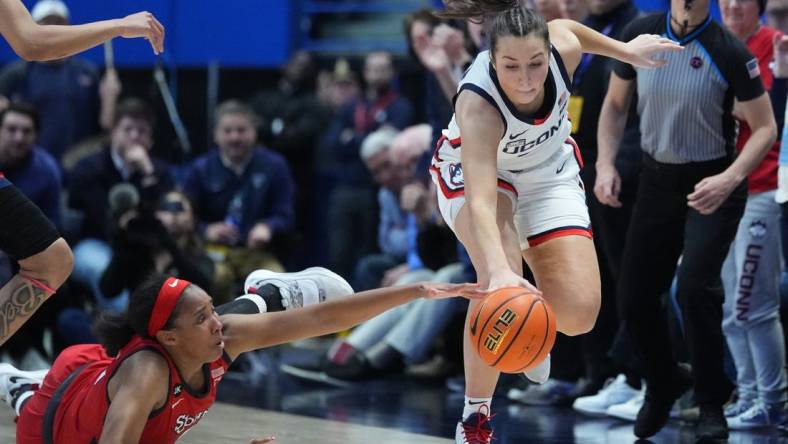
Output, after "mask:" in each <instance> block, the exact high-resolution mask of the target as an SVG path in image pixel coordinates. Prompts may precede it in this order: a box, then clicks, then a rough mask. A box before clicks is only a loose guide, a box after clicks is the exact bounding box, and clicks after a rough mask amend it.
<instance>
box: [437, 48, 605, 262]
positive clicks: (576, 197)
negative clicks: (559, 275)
mask: <svg viewBox="0 0 788 444" xmlns="http://www.w3.org/2000/svg"><path fill="white" fill-rule="evenodd" d="M551 54H552V56H551V57H550V69H549V71H548V74H547V80H546V81H545V99H544V105H543V106H542V108H541V109H540V110H539V111H538V112H537V113H536V115H535V116H534V117H528V116H524V115H523V114H522V113H520V112H519V111H518V110H517V108H515V106H514V104H512V102H511V101H510V100H509V99H508V98H507V97H506V94H505V93H504V92H503V90H502V89H501V86H500V83H499V82H498V77H497V74H496V72H495V69H494V68H493V66H492V63H491V60H490V53H489V51H483V52H481V53H479V55H478V56H477V57H476V60H475V61H474V62H473V64H472V65H471V67H470V68H468V71H467V72H466V73H465V77H463V79H462V80H461V81H460V84H459V86H458V90H457V94H458V95H459V93H460V92H462V91H466V90H467V91H468V92H469V93H474V94H477V95H479V96H481V97H482V98H484V99H485V100H487V102H489V103H490V105H492V106H493V107H494V108H495V109H496V110H498V113H499V114H500V115H501V119H502V120H503V123H504V128H505V131H504V135H503V138H501V140H500V142H498V147H497V153H498V156H497V157H498V162H497V165H498V191H499V192H500V193H503V194H505V195H506V196H508V197H509V198H510V199H511V201H512V206H513V208H514V223H515V227H516V228H517V232H518V234H519V238H520V248H521V249H523V250H524V249H527V248H528V247H534V246H537V245H539V244H541V243H544V242H546V241H548V240H550V239H554V238H556V237H561V236H570V235H581V236H586V237H589V238H590V237H591V227H590V219H589V217H588V207H587V206H586V196H585V191H584V189H583V182H582V180H581V179H580V169H581V168H582V166H583V160H582V159H581V157H580V150H579V149H578V148H577V144H575V141H574V140H572V138H571V137H570V136H569V134H570V133H571V128H572V124H571V122H570V121H569V119H568V115H567V105H568V103H569V94H570V92H569V87H570V85H571V81H570V80H569V75H568V74H567V71H566V68H565V67H564V63H563V61H562V60H561V56H560V55H559V54H558V51H556V50H555V49H554V48H553V49H552V51H551ZM466 94H468V93H466ZM455 97H456V96H455ZM461 159H462V134H460V128H459V127H458V126H457V117H456V115H455V116H452V119H451V122H450V123H449V127H448V129H445V130H443V133H442V137H441V139H440V140H439V141H438V146H437V147H436V150H435V155H434V157H433V159H432V165H431V166H430V171H431V172H432V179H433V181H434V182H435V183H436V185H437V187H438V201H439V206H440V211H441V214H442V215H443V218H444V219H445V221H446V223H447V224H448V225H449V227H451V229H452V230H454V221H455V219H456V217H457V214H458V213H459V211H460V209H461V208H462V206H463V205H464V204H465V195H464V190H465V182H464V181H463V176H462V164H461Z"/></svg>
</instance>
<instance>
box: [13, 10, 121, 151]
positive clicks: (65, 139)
mask: <svg viewBox="0 0 788 444" xmlns="http://www.w3.org/2000/svg"><path fill="white" fill-rule="evenodd" d="M31 15H32V17H33V20H35V21H36V22H38V23H39V24H42V25H68V24H69V10H68V7H67V6H66V5H65V3H63V2H62V1H61V0H40V1H39V2H38V3H37V4H36V5H35V6H34V7H33V10H32V11H31ZM120 89H121V85H120V81H119V80H118V75H117V72H115V71H114V70H109V71H107V72H106V73H105V74H104V77H103V78H101V80H99V73H98V69H97V68H96V66H94V65H93V64H92V63H90V62H88V61H87V60H84V59H81V58H78V57H67V58H64V59H60V60H54V61H48V62H27V61H24V60H20V61H18V62H15V63H12V64H10V65H8V66H6V67H4V68H3V70H2V71H1V72H0V96H3V97H5V98H7V99H9V100H11V101H23V102H27V103H30V104H32V105H33V106H34V107H35V108H36V109H37V110H38V112H39V113H40V115H41V129H40V131H39V138H38V139H39V140H38V142H39V145H40V146H42V147H44V148H45V149H47V150H48V151H49V153H50V154H52V156H54V157H55V158H56V159H58V160H60V158H61V157H62V156H63V154H64V153H65V152H66V151H67V150H68V148H69V147H71V146H72V145H74V144H75V143H77V142H79V141H80V140H82V139H84V138H86V137H89V136H93V135H95V134H97V133H99V132H100V131H101V130H109V129H110V127H111V126H112V118H113V115H114V113H115V106H116V103H117V100H118V96H119V95H120Z"/></svg>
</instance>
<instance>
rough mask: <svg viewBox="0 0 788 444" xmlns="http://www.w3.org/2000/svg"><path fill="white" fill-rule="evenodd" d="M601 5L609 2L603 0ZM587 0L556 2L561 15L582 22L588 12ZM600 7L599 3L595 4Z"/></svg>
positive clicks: (562, 0) (561, 0)
mask: <svg viewBox="0 0 788 444" xmlns="http://www.w3.org/2000/svg"><path fill="white" fill-rule="evenodd" d="M601 3H602V5H601V7H604V6H606V5H607V4H608V3H609V2H608V1H607V0H603V1H602V2H601ZM590 6H591V5H589V2H588V0H560V1H559V2H558V9H559V10H560V11H561V17H563V18H565V19H569V20H574V21H576V22H582V21H584V20H585V19H586V17H588V14H589V12H590V11H589V7H590ZM596 6H597V7H600V5H596Z"/></svg>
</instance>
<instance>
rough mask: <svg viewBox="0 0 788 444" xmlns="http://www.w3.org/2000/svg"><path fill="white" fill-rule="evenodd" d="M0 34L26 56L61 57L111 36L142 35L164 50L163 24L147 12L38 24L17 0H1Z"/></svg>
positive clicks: (158, 49) (155, 49)
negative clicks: (69, 23)
mask: <svg viewBox="0 0 788 444" xmlns="http://www.w3.org/2000/svg"><path fill="white" fill-rule="evenodd" d="M0 34H2V35H3V37H5V39H6V40H8V43H10V44H11V47H12V48H13V49H14V51H15V52H16V53H17V54H18V55H19V56H20V57H22V58H23V59H25V60H56V59H60V58H63V57H67V56H70V55H72V54H75V53H78V52H81V51H84V50H86V49H89V48H92V47H94V46H96V45H99V44H101V43H103V42H105V41H107V40H109V39H112V38H114V37H126V38H134V37H144V38H146V39H147V40H148V41H150V43H151V46H152V47H153V52H155V53H156V54H158V53H161V52H162V51H163V50H164V27H163V26H162V24H161V23H159V21H158V20H156V17H154V16H153V14H151V13H149V12H139V13H137V14H133V15H130V16H127V17H125V18H122V19H114V20H104V21H100V22H94V23H87V24H84V25H73V26H60V25H39V24H37V23H36V22H34V21H33V18H32V17H30V13H29V12H28V11H27V9H26V8H25V6H24V5H23V4H22V2H21V1H20V0H0Z"/></svg>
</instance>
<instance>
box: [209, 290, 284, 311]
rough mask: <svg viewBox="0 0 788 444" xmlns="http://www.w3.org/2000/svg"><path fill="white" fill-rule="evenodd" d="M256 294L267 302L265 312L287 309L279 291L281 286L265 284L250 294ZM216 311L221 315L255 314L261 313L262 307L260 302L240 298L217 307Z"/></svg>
mask: <svg viewBox="0 0 788 444" xmlns="http://www.w3.org/2000/svg"><path fill="white" fill-rule="evenodd" d="M255 295H256V296H259V297H260V298H261V299H262V300H263V302H265V310H263V312H266V313H270V312H275V311H282V310H284V309H285V307H284V306H283V305H282V295H281V294H280V293H279V288H277V287H276V286H274V285H271V284H266V285H263V286H262V287H261V288H259V289H258V290H257V291H256V293H255V294H252V295H249V296H250V297H254V296H255ZM216 312H217V313H219V314H220V315H225V314H255V313H261V309H260V305H259V304H257V303H255V302H254V301H252V300H250V299H247V298H238V299H234V300H232V301H230V302H228V303H226V304H222V305H220V306H218V307H216Z"/></svg>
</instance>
